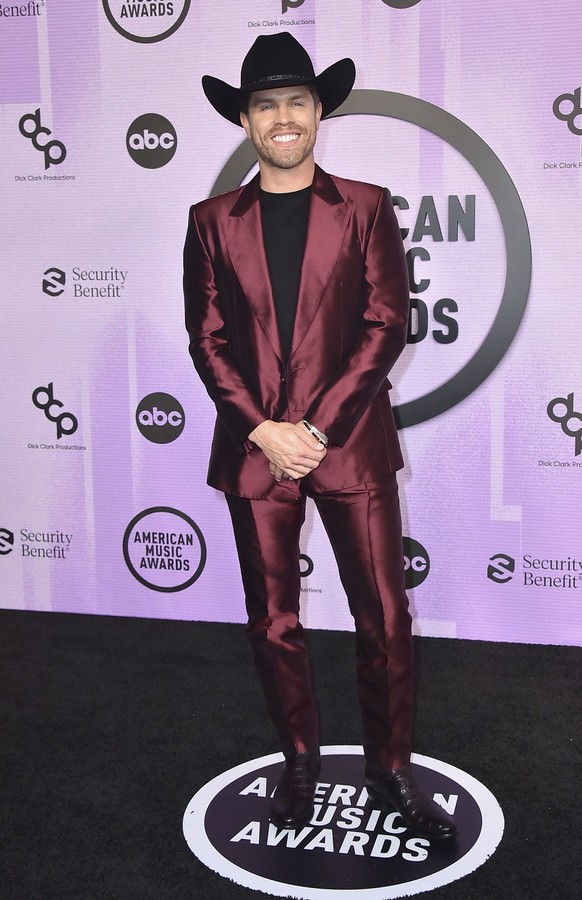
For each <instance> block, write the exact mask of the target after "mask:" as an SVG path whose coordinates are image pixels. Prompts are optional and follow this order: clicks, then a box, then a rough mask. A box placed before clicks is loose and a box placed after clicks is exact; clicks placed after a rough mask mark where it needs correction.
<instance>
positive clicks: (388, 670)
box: [226, 475, 413, 768]
mask: <svg viewBox="0 0 582 900" xmlns="http://www.w3.org/2000/svg"><path fill="white" fill-rule="evenodd" d="M306 496H311V497H313V500H314V501H315V504H316V506H317V509H318V512H319V514H320V516H321V519H322V522H323V525H324V527H325V530H326V532H327V534H328V537H329V539H330V542H331V546H332V549H333V552H334V555H335V558H336V560H337V564H338V568H339V574H340V578H341V582H342V585H343V587H344V590H345V592H346V594H347V598H348V603H349V607H350V612H351V614H352V615H353V617H354V622H355V629H356V662H357V678H358V694H359V700H360V708H361V714H362V720H363V727H364V751H365V754H366V759H367V760H368V762H370V763H372V764H373V765H375V766H379V767H380V768H399V767H401V766H405V765H407V764H408V762H409V760H410V751H411V727H412V678H413V673H412V636H411V618H410V614H409V612H408V599H407V597H406V593H405V587H404V560H403V551H402V526H401V520H400V507H399V501H398V486H397V482H396V476H395V475H387V477H386V479H385V480H383V481H382V483H377V482H375V483H373V484H370V483H368V484H361V485H357V486H355V487H352V488H349V489H348V490H343V491H336V492H329V493H317V492H315V491H314V490H313V489H312V487H311V486H310V484H309V479H308V478H306V479H302V481H301V482H300V483H299V484H297V483H295V482H289V481H282V482H281V483H279V484H277V482H274V484H273V489H272V491H271V492H270V494H269V495H268V496H267V497H266V498H265V499H262V500H252V499H248V498H245V497H235V496H233V495H230V494H227V495H226V499H227V503H228V507H229V510H230V514H231V518H232V523H233V527H234V534H235V540H236V546H237V551H238V557H239V561H240V567H241V573H242V579H243V585H244V590H245V596H246V607H247V614H248V627H247V633H248V637H249V639H250V642H251V645H252V648H253V654H254V659H255V665H256V667H257V670H258V674H259V677H260V680H261V684H262V687H263V692H264V694H265V698H266V701H267V708H268V711H269V714H270V716H271V718H272V720H273V722H274V724H275V727H276V728H277V731H278V734H279V739H280V743H281V749H282V750H283V753H284V754H285V756H286V757H288V758H289V757H292V756H293V755H294V754H295V753H301V752H304V751H306V750H311V749H314V748H316V747H317V746H318V745H319V728H318V712H317V703H316V700H315V697H314V694H313V689H312V684H311V676H310V668H309V661H308V657H307V651H306V648H305V643H304V638H303V627H302V625H301V623H300V620H299V598H300V569H299V552H300V551H299V535H300V531H301V526H302V524H303V522H304V519H305V502H306Z"/></svg>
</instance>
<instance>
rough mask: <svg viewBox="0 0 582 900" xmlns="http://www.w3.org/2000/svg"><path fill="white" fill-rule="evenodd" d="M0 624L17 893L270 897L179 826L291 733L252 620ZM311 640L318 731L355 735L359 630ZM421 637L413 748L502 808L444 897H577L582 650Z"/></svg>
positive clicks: (9, 843) (1, 705)
mask: <svg viewBox="0 0 582 900" xmlns="http://www.w3.org/2000/svg"><path fill="white" fill-rule="evenodd" d="M0 628H1V633H2V651H1V654H0V778H1V785H2V788H1V794H0V841H1V843H0V897H2V900H57V898H63V900H64V898H71V900H84V898H87V900H88V898H96V900H97V898H98V900H114V898H115V900H117V898H120V900H130V898H139V900H149V898H152V900H153V898H156V900H181V898H200V900H223V898H235V900H238V898H240V900H243V898H251V897H256V898H259V897H264V896H265V894H261V893H257V892H255V891H250V890H247V889H246V888H243V887H240V886H238V885H236V884H233V883H232V882H230V881H227V880H225V879H223V878H221V877H220V876H218V875H216V874H214V873H213V872H211V871H209V870H208V869H207V868H205V867H204V866H203V865H202V864H201V863H200V862H199V861H198V860H197V859H196V857H194V856H193V855H192V853H191V852H190V850H189V849H188V847H187V846H186V844H185V842H184V838H183V835H182V815H183V812H184V809H185V807H186V805H187V803H188V801H189V800H190V798H191V797H192V795H193V794H194V793H195V792H196V791H197V790H198V789H199V788H200V787H201V786H202V785H203V784H204V783H205V782H207V781H208V780H209V779H211V778H212V777H214V776H215V775H217V774H219V773H220V772H222V771H224V770H225V769H228V768H230V767H232V766H234V765H237V764H238V763H240V762H243V761H245V760H247V759H252V758H255V757H259V756H263V755H265V754H267V753H271V752H274V751H276V750H277V749H278V748H277V745H276V742H275V739H274V735H273V733H272V730H271V727H270V725H269V724H268V722H267V721H266V719H265V717H264V715H263V706H262V698H261V697H260V695H259V691H258V687H257V685H256V683H255V677H254V672H253V670H252V666H251V662H250V651H249V648H248V646H247V644H246V640H245V638H244V633H243V628H242V627H241V626H235V625H221V624H203V623H190V622H170V621H155V620H144V619H124V618H110V617H93V616H73V615H64V614H53V613H36V612H14V611H6V610H3V611H0ZM309 642H310V646H311V649H312V657H313V665H314V670H315V680H316V683H317V688H318V695H319V700H320V705H321V711H322V743H323V744H358V743H360V742H361V733H360V723H359V717H358V710H357V701H356V694H355V685H354V664H353V661H352V655H353V654H352V646H353V635H351V634H346V633H343V632H314V633H312V634H311V635H310V636H309ZM416 648H417V668H418V701H417V724H416V740H415V750H416V751H417V752H418V753H422V754H426V755H427V756H434V757H436V758H437V759H442V760H444V761H446V762H450V763H452V764H453V765H455V766H457V767H459V768H460V769H464V770H465V771H467V772H469V773H470V774H472V775H474V776H475V777H476V778H477V779H479V780H480V781H482V782H483V783H484V784H485V785H486V786H487V787H488V788H489V789H490V790H491V791H492V792H493V794H494V795H495V796H496V797H497V799H498V800H499V802H500V804H501V806H502V809H503V812H504V815H505V819H506V828H505V834H504V837H503V840H502V842H501V844H500V846H499V848H498V850H497V851H496V853H495V854H494V855H493V856H492V857H491V859H490V860H489V861H488V862H487V863H485V864H484V865H483V866H481V868H479V869H478V870H477V871H476V872H474V873H473V874H472V875H469V876H467V877H465V878H463V879H461V880H460V881H457V882H454V883H453V884H451V885H449V886H447V887H443V888H440V889H438V890H435V891H433V892H432V896H434V897H436V898H439V900H441V898H442V900H444V898H451V900H452V898H455V900H489V898H503V900H505V898H507V900H521V898H523V900H531V898H572V900H574V898H576V900H578V898H580V897H581V896H582V887H581V885H582V852H581V845H580V834H579V823H580V804H581V799H580V792H581V791H580V789H581V786H582V764H581V755H580V732H581V726H582V713H581V707H582V703H581V700H580V673H581V671H582V649H579V648H572V647H569V648H568V647H566V648H564V647H539V646H525V645H516V644H491V643H482V642H476V641H455V640H445V639H438V640H437V639H429V638H423V639H417V641H416ZM421 896H423V895H421ZM424 896H429V895H428V894H424Z"/></svg>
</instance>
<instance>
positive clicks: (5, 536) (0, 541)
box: [0, 528, 14, 556]
mask: <svg viewBox="0 0 582 900" xmlns="http://www.w3.org/2000/svg"><path fill="white" fill-rule="evenodd" d="M13 550H14V532H13V531H9V530H8V528H0V556H8V554H9V553H12V551H13Z"/></svg>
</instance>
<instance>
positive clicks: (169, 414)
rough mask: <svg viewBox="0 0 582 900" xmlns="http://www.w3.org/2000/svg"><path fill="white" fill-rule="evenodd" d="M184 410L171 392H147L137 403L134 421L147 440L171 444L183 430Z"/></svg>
mask: <svg viewBox="0 0 582 900" xmlns="http://www.w3.org/2000/svg"><path fill="white" fill-rule="evenodd" d="M185 420H186V418H185V415H184V410H183V409H182V405H181V404H180V403H178V401H177V400H176V398H175V397H172V396H171V394H162V393H156V394H148V395H147V397H144V398H143V400H142V401H141V403H140V404H139V406H138V408H137V411H136V414H135V421H136V423H137V427H138V428H139V430H140V431H141V433H142V434H143V436H144V437H145V438H147V439H148V441H152V443H154V444H171V442H172V441H175V440H176V438H179V437H180V435H181V434H182V432H183V431H184V423H185Z"/></svg>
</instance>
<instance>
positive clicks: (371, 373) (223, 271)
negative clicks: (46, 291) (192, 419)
mask: <svg viewBox="0 0 582 900" xmlns="http://www.w3.org/2000/svg"><path fill="white" fill-rule="evenodd" d="M184 294H185V303H186V327H187V329H188V332H189V335H190V353H191V355H192V359H193V361H194V365H195V366H196V369H197V371H198V373H199V375H200V378H201V379H202V381H203V383H204V385H205V387H206V389H207V391H208V393H209V395H210V397H211V398H212V400H213V401H214V403H215V405H216V410H217V420H216V426H215V431H214V438H213V443H212V450H211V456H210V465H209V471H208V483H209V484H210V485H212V486H213V487H215V488H218V489H219V490H222V491H225V492H227V493H232V494H236V495H238V496H243V497H253V498H261V497H264V496H265V495H266V494H267V493H268V492H269V490H270V489H271V488H272V486H273V483H274V479H273V476H272V475H271V473H270V472H269V464H268V460H267V458H266V457H265V455H264V454H263V453H262V452H261V450H259V448H258V447H256V446H255V445H254V444H252V443H251V442H250V441H248V439H247V438H248V435H249V434H250V432H251V431H252V430H253V429H254V428H255V426H256V425H258V424H259V422H262V421H263V420H264V419H274V420H275V421H289V422H298V421H300V420H301V419H303V418H305V419H307V420H308V421H309V422H311V423H312V424H313V425H315V426H316V427H317V428H319V429H320V430H321V431H323V432H324V433H325V434H327V435H328V437H329V439H330V444H329V449H328V453H327V456H326V458H325V459H324V460H323V462H322V463H321V464H320V466H319V467H318V468H317V469H315V470H314V471H313V472H312V473H311V474H310V475H309V480H310V482H311V484H312V486H313V488H314V489H315V490H317V491H337V490H341V489H343V488H348V487H351V486H354V485H356V484H360V483H363V482H366V481H379V480H381V479H382V477H383V476H384V475H386V473H388V472H393V471H395V470H396V469H398V468H400V467H401V466H402V456H401V453H400V447H399V444H398V436H397V431H396V426H395V423H394V416H393V414H392V408H391V405H390V399H389V389H390V387H391V385H390V383H389V381H388V380H387V377H386V376H387V375H388V372H389V371H390V369H391V368H392V366H393V365H394V363H395V361H396V359H397V358H398V356H399V355H400V353H401V351H402V350H403V348H404V346H405V343H406V330H407V320H408V309H409V289H408V277H407V267H406V260H405V255H404V249H403V245H402V239H401V236H400V231H399V227H398V223H397V220H396V216H395V214H394V210H393V208H392V204H391V201H390V195H389V193H388V191H387V190H385V189H383V188H380V187H377V186H376V185H371V184H365V183H363V182H357V181H348V180H346V179H344V178H337V177H335V176H332V175H328V174H327V173H325V172H323V171H322V170H321V169H320V168H319V167H316V170H315V177H314V181H313V185H312V196H311V205H310V211H309V219H308V227H307V239H306V246H305V254H304V258H303V266H302V270H301V281H300V287H299V296H298V301H297V313H296V318H295V326H294V331H293V339H292V346H291V354H290V357H289V360H288V362H287V363H285V362H284V360H283V354H282V351H281V346H280V342H279V334H278V328H277V319H276V313H275V305H274V301H273V295H272V290H271V284H270V280H269V274H268V269H267V260H266V256H265V249H264V245H263V239H262V225H261V212H260V204H259V177H258V175H257V176H256V177H255V178H254V179H253V180H252V181H251V182H249V184H247V185H245V186H243V187H240V188H237V189H236V190H234V191H230V192H228V193H226V194H222V195H220V196H217V197H212V198H210V199H208V200H204V201H202V202H201V203H198V204H196V205H195V206H193V207H191V209H190V218H189V226H188V233H187V236H186V245H185V248H184Z"/></svg>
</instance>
